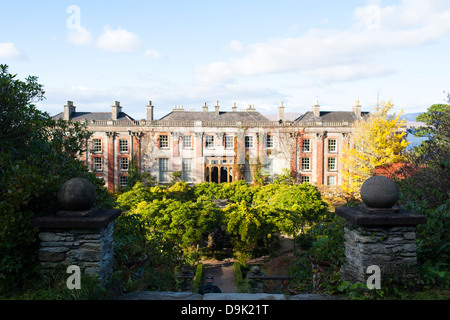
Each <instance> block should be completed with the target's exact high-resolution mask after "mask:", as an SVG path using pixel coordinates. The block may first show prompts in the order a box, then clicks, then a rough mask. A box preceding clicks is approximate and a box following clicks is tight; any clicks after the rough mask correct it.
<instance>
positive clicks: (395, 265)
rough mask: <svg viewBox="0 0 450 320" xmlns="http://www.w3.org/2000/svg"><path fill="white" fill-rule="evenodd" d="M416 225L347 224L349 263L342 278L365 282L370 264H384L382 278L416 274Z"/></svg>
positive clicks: (346, 254)
mask: <svg viewBox="0 0 450 320" xmlns="http://www.w3.org/2000/svg"><path fill="white" fill-rule="evenodd" d="M415 229H416V227H412V226H404V227H391V228H389V227H387V228H384V227H381V228H376V227H358V226H355V225H347V226H346V227H345V228H344V232H345V233H344V237H345V257H346V264H344V266H343V268H342V270H341V271H342V279H344V280H349V281H351V282H362V283H365V282H366V280H367V277H368V274H367V269H368V267H369V266H372V265H376V266H378V267H380V270H381V278H382V279H383V278H384V277H387V276H388V275H399V276H401V277H403V278H404V277H413V276H414V275H415V269H414V267H415V265H416V264H417V252H416V250H417V247H416V241H415V240H416V233H415Z"/></svg>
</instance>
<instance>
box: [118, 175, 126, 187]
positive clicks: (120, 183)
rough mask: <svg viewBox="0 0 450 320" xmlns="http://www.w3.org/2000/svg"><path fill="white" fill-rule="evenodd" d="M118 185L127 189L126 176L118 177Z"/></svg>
mask: <svg viewBox="0 0 450 320" xmlns="http://www.w3.org/2000/svg"><path fill="white" fill-rule="evenodd" d="M119 185H120V186H121V187H127V186H128V177H127V176H120V177H119Z"/></svg>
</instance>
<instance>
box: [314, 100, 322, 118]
mask: <svg viewBox="0 0 450 320" xmlns="http://www.w3.org/2000/svg"><path fill="white" fill-rule="evenodd" d="M312 111H313V113H314V116H315V117H320V106H319V101H317V100H316V101H314V105H313V107H312Z"/></svg>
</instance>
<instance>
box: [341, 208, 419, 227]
mask: <svg viewBox="0 0 450 320" xmlns="http://www.w3.org/2000/svg"><path fill="white" fill-rule="evenodd" d="M364 207H365V206H364V205H361V206H358V207H338V208H336V210H335V212H336V214H337V215H338V216H340V217H342V218H344V219H345V220H346V221H347V222H349V223H351V224H354V225H357V226H361V227H377V226H381V227H382V226H415V225H418V224H425V223H426V222H427V219H426V217H425V216H423V215H421V214H418V213H415V212H413V211H408V210H405V209H402V208H398V212H393V211H391V210H389V209H387V210H386V211H384V212H383V211H375V212H374V213H368V212H367V209H366V208H364Z"/></svg>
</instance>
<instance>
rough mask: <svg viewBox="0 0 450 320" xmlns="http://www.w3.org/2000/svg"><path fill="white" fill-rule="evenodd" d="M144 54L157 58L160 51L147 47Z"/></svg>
mask: <svg viewBox="0 0 450 320" xmlns="http://www.w3.org/2000/svg"><path fill="white" fill-rule="evenodd" d="M145 56H146V57H150V58H153V59H155V60H158V59H160V58H161V53H160V52H159V51H158V50H155V49H147V50H145Z"/></svg>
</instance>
